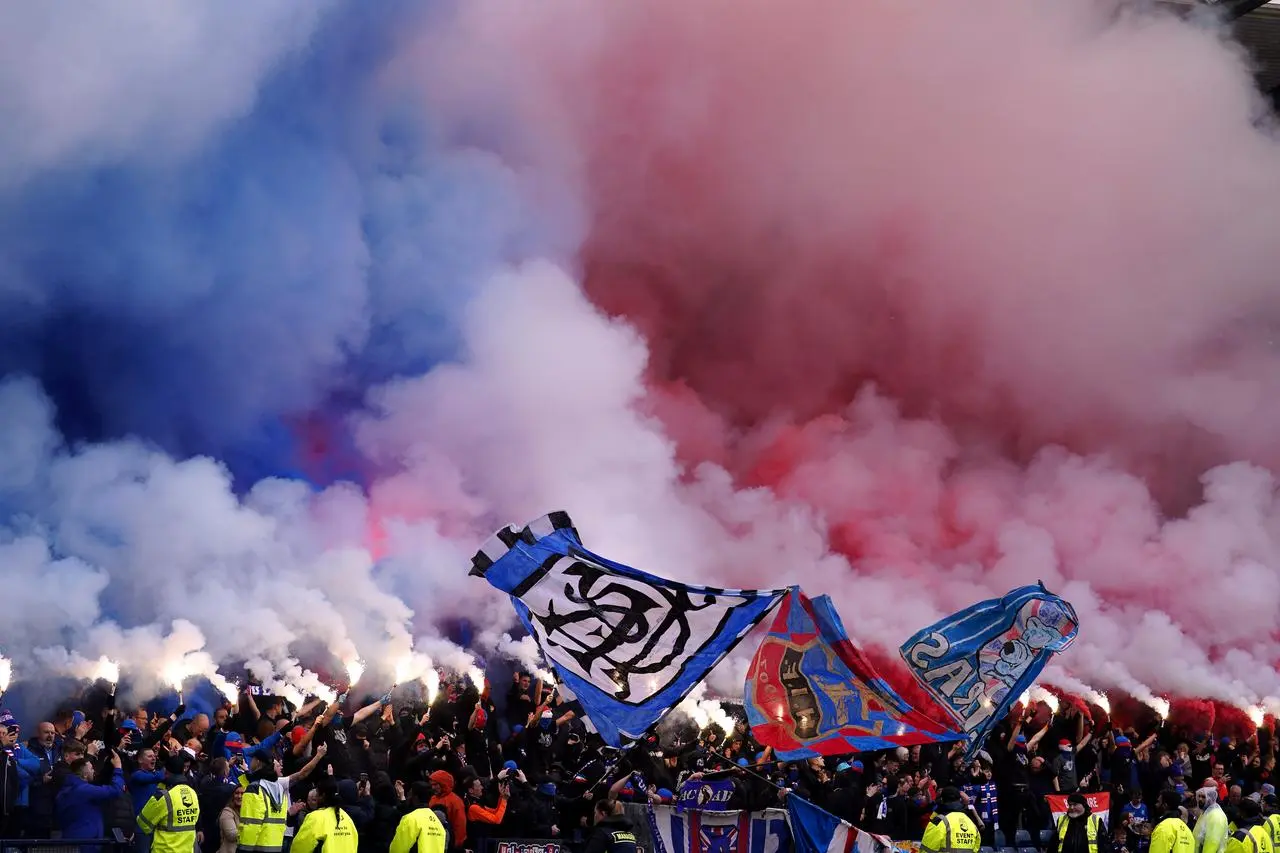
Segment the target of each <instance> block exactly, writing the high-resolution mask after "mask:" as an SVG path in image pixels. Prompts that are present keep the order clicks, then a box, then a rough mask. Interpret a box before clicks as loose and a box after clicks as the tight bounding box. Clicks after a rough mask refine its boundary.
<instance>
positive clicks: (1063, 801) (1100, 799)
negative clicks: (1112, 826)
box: [1045, 794, 1111, 826]
mask: <svg viewBox="0 0 1280 853" xmlns="http://www.w3.org/2000/svg"><path fill="white" fill-rule="evenodd" d="M1084 799H1085V802H1087V803H1088V804H1089V811H1091V812H1092V813H1093V814H1095V815H1097V816H1098V817H1099V818H1101V819H1102V822H1103V823H1104V824H1108V823H1110V821H1111V795H1110V794H1085V795H1084ZM1045 800H1046V801H1047V802H1048V803H1049V811H1050V812H1051V813H1052V815H1053V825H1054V826H1057V825H1058V821H1059V820H1060V819H1061V818H1063V817H1064V816H1065V815H1066V813H1067V795H1066V794H1049V795H1047V796H1046V797H1045Z"/></svg>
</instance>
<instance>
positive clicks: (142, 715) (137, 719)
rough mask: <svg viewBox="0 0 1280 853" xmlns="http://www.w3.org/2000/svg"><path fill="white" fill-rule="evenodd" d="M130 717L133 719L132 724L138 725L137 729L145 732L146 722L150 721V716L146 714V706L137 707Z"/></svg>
mask: <svg viewBox="0 0 1280 853" xmlns="http://www.w3.org/2000/svg"><path fill="white" fill-rule="evenodd" d="M130 719H132V720H133V724H134V725H135V726H137V727H138V730H139V731H144V732H145V731H146V730H147V724H148V723H149V722H150V717H149V716H148V714H147V709H146V708H138V709H137V710H135V711H134V712H133V716H132V717H130Z"/></svg>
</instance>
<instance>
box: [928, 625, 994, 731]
mask: <svg viewBox="0 0 1280 853" xmlns="http://www.w3.org/2000/svg"><path fill="white" fill-rule="evenodd" d="M950 651H951V644H950V643H949V642H948V641H947V638H946V637H944V636H943V635H941V634H939V633H938V632H937V631H934V632H932V633H930V634H929V635H928V636H926V637H925V638H924V639H922V640H920V641H919V642H917V643H915V644H914V645H912V646H911V647H910V648H909V649H907V660H909V661H910V662H911V665H912V666H914V667H915V668H916V669H918V670H920V675H921V677H923V678H924V680H925V681H927V682H929V683H930V684H932V685H933V688H934V689H935V690H937V691H938V692H939V693H941V694H942V695H943V696H945V697H947V700H948V701H949V702H950V704H951V710H952V711H954V712H956V713H957V714H959V716H960V717H961V719H962V721H963V724H964V728H965V730H966V731H973V730H974V729H976V728H978V727H979V726H981V725H982V723H984V722H985V721H986V720H987V718H988V717H990V716H991V715H992V714H993V713H995V709H996V701H995V695H994V694H995V689H988V685H987V684H985V683H984V682H983V681H982V680H981V679H979V680H977V681H973V677H974V667H973V664H971V663H970V662H969V661H967V660H957V661H952V662H951V663H947V664H942V665H941V666H933V665H932V664H933V662H934V661H937V660H938V659H939V658H943V657H945V656H946V655H947V654H948V653H949V652H950ZM943 679H945V680H943ZM937 681H942V683H941V684H934V682H937ZM971 681H972V683H970V682H971ZM966 684H969V687H968V689H967V690H965V691H964V692H963V693H961V692H960V691H961V690H962V689H964V686H965V685H966ZM1001 686H1002V685H991V687H992V688H999V687H1001Z"/></svg>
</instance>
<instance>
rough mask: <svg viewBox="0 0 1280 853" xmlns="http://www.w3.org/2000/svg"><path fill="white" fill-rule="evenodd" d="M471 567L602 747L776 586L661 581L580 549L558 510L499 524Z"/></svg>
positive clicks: (703, 660)
mask: <svg viewBox="0 0 1280 853" xmlns="http://www.w3.org/2000/svg"><path fill="white" fill-rule="evenodd" d="M471 574H472V575H477V576H480V577H483V578H484V579H485V580H487V581H488V582H489V583H490V584H492V585H493V586H495V587H497V588H498V589H500V590H502V591H503V592H505V593H507V594H509V595H510V596H511V602H512V604H514V605H515V609H516V613H517V614H518V615H519V617H520V621H521V622H523V623H524V626H525V628H526V629H528V631H529V633H530V634H531V635H532V636H533V638H534V639H535V640H536V641H537V643H538V647H539V649H540V650H541V651H542V655H543V657H544V658H545V659H546V661H547V662H548V663H549V664H550V665H551V666H552V668H553V669H554V670H555V673H556V676H557V678H558V679H559V680H560V682H561V683H562V684H564V685H565V686H566V687H567V688H568V689H569V690H570V691H572V693H573V695H575V696H576V697H577V701H578V702H579V703H581V705H582V708H583V711H584V712H585V713H586V714H587V716H588V717H589V718H590V719H591V721H592V723H594V724H595V727H596V729H597V730H598V731H599V733H600V736H601V737H602V738H603V739H604V741H605V743H607V744H609V745H610V746H615V747H616V746H621V745H622V743H623V741H624V740H626V739H637V738H640V737H642V736H643V735H644V733H645V732H646V731H647V730H648V729H649V728H650V727H651V726H653V725H654V724H655V723H656V722H657V721H658V720H659V719H661V718H662V716H663V715H664V714H666V713H667V711H669V710H670V709H671V708H672V707H674V706H675V705H677V704H679V702H680V701H681V700H682V699H683V698H684V697H685V696H686V695H687V694H688V693H689V692H690V691H691V690H693V688H694V687H696V686H697V685H698V683H699V682H700V681H702V680H703V679H704V678H705V677H706V675H707V673H708V672H709V671H710V670H711V668H712V667H714V666H715V665H716V664H718V663H719V662H720V661H721V660H723V659H724V657H725V656H726V655H727V654H729V652H730V651H732V650H733V648H734V647H735V646H737V645H738V643H739V642H741V641H742V639H743V638H744V637H745V636H746V635H747V634H748V633H749V632H750V631H751V629H752V628H754V627H755V626H756V625H757V624H759V623H760V622H761V621H762V620H763V619H764V618H765V617H766V616H768V614H769V611H770V610H772V609H773V607H774V606H775V605H776V604H777V603H778V601H780V600H781V599H782V597H783V596H784V595H786V592H787V591H786V590H785V589H780V590H743V589H720V588H716V587H708V586H691V585H689V584H684V583H678V582H676V581H670V580H666V579H665V578H661V577H658V576H656V575H651V574H649V573H647V572H643V571H640V570H639V569H634V568H632V567H630V566H625V565H622V564H621V563H615V562H613V561H612V560H609V559H607V558H605V557H602V556H600V555H599V554H594V553H592V552H591V551H588V550H587V549H586V548H585V547H584V546H583V544H582V540H581V538H580V537H579V536H578V531H577V530H575V529H574V526H573V521H572V520H571V519H570V518H569V516H568V514H567V513H564V512H553V513H550V514H549V515H545V516H543V517H542V518H540V519H538V520H536V521H533V522H530V523H529V524H527V525H525V526H524V527H523V528H517V527H515V526H514V525H511V526H508V527H505V528H503V529H502V530H499V531H498V532H497V533H496V534H494V535H493V537H491V538H490V539H489V541H487V542H486V543H485V544H484V545H483V546H482V547H481V548H480V550H479V551H478V552H477V553H476V555H475V557H474V559H473V560H472V569H471Z"/></svg>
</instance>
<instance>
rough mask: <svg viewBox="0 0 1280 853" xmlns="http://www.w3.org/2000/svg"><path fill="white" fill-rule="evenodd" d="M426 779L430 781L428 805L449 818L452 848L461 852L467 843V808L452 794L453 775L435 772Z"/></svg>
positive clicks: (443, 771)
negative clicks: (440, 810) (438, 808)
mask: <svg viewBox="0 0 1280 853" xmlns="http://www.w3.org/2000/svg"><path fill="white" fill-rule="evenodd" d="M428 778H429V779H430V780H431V793H432V797H431V803H430V805H431V806H432V807H433V808H434V807H436V806H439V807H441V808H443V809H444V812H445V814H446V815H448V817H449V835H450V837H451V840H452V842H453V848H454V849H457V850H461V849H463V848H464V847H465V846H466V843H467V808H466V806H465V805H463V803H462V798H461V797H459V796H458V795H457V794H455V793H454V792H453V786H454V782H453V774H452V773H449V772H448V771H446V770H437V771H436V772H434V773H432V774H431V776H430V777H428Z"/></svg>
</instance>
